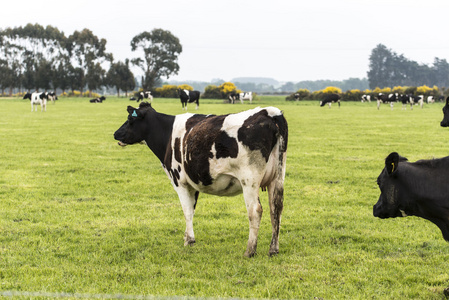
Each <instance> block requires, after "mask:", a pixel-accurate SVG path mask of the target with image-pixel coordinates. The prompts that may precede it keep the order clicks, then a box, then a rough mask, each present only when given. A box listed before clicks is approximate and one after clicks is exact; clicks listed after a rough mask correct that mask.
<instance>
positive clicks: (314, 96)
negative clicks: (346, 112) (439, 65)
mask: <svg viewBox="0 0 449 300" xmlns="http://www.w3.org/2000/svg"><path fill="white" fill-rule="evenodd" d="M330 93H335V94H339V95H340V96H341V101H360V100H361V99H362V96H363V95H370V96H371V97H372V98H373V97H374V96H377V95H379V93H383V94H391V93H398V94H407V95H424V97H427V96H440V95H446V94H449V88H447V89H446V90H445V88H442V89H439V88H438V87H437V86H434V87H432V88H431V87H428V86H426V85H423V86H419V87H410V86H405V87H402V86H396V87H394V88H383V89H380V88H375V89H374V90H369V89H367V90H364V91H360V90H357V89H356V90H347V91H346V92H342V91H341V89H339V88H336V87H327V88H325V89H323V90H320V91H315V92H310V91H308V90H307V89H299V90H298V91H296V92H295V93H293V94H290V95H288V96H287V97H286V98H285V100H287V101H300V100H322V99H323V98H324V96H325V95H326V94H330ZM295 95H298V97H297V98H295Z"/></svg>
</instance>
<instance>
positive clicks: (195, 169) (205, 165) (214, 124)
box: [183, 115, 234, 186]
mask: <svg viewBox="0 0 449 300" xmlns="http://www.w3.org/2000/svg"><path fill="white" fill-rule="evenodd" d="M226 117H227V115H224V116H204V115H193V116H192V117H191V118H189V119H188V120H187V122H186V130H187V133H186V135H185V138H184V141H183V143H184V157H185V161H184V169H185V171H186V173H187V175H188V176H189V177H190V179H192V181H193V182H194V183H196V184H199V183H200V182H201V183H202V184H203V185H205V186H207V185H211V184H212V177H211V175H210V172H209V168H210V165H209V158H213V154H212V153H211V150H212V145H213V144H214V143H215V142H216V141H217V140H218V137H219V136H220V134H221V132H222V131H221V128H222V126H223V122H224V119H225V118H226ZM221 140H222V141H225V142H227V141H226V139H225V138H223V136H221ZM221 147H222V149H221V150H220V151H221V152H222V153H224V152H226V151H227V152H229V153H231V152H233V151H234V150H226V149H224V144H222V146H221Z"/></svg>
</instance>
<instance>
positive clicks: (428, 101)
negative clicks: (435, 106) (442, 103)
mask: <svg viewBox="0 0 449 300" xmlns="http://www.w3.org/2000/svg"><path fill="white" fill-rule="evenodd" d="M429 103H435V97H434V96H427V104H429Z"/></svg>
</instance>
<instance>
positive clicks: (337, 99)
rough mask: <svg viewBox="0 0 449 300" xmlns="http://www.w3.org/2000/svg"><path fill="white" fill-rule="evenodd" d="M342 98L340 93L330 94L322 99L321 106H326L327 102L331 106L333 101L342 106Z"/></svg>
mask: <svg viewBox="0 0 449 300" xmlns="http://www.w3.org/2000/svg"><path fill="white" fill-rule="evenodd" d="M340 99H341V96H340V95H338V94H328V95H326V96H324V99H323V100H321V101H320V106H324V105H326V104H328V105H329V108H331V105H332V103H338V107H340Z"/></svg>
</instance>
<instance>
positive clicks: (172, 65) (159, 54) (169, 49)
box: [131, 29, 182, 89]
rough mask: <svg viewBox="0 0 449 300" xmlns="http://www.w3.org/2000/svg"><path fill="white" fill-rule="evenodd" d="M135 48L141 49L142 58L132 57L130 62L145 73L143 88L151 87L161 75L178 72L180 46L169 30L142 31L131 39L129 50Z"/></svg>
mask: <svg viewBox="0 0 449 300" xmlns="http://www.w3.org/2000/svg"><path fill="white" fill-rule="evenodd" d="M137 49H141V50H142V51H143V53H144V55H143V59H142V58H140V57H139V58H134V59H133V60H132V61H131V62H132V63H133V64H134V65H136V66H138V67H140V68H141V69H142V70H143V72H144V74H145V76H144V78H143V80H142V86H143V88H144V89H151V88H153V87H154V86H155V84H156V82H157V81H159V80H160V79H161V78H162V77H166V78H169V77H170V76H171V75H173V74H174V75H176V74H178V71H179V65H178V56H179V54H181V52H182V46H181V44H180V42H179V39H178V38H177V37H176V36H174V35H173V34H172V33H171V32H170V31H167V30H162V29H153V30H152V31H151V32H147V31H145V32H142V33H141V34H139V35H137V36H135V37H134V38H133V39H132V40H131V50H132V51H136V50H137Z"/></svg>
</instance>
